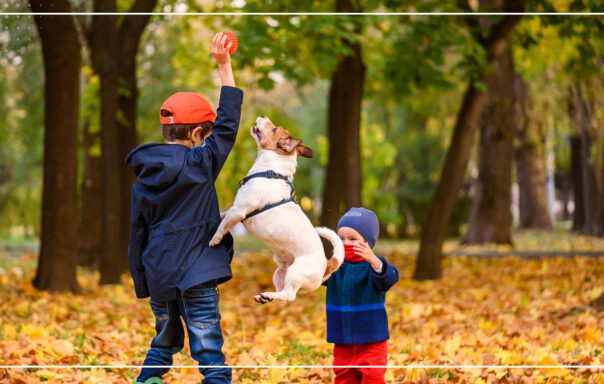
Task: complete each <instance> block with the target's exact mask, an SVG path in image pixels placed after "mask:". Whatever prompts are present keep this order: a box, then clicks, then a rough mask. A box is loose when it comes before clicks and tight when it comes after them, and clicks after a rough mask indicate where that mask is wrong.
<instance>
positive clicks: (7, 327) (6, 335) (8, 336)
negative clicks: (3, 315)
mask: <svg viewBox="0 0 604 384" xmlns="http://www.w3.org/2000/svg"><path fill="white" fill-rule="evenodd" d="M2 335H3V336H2V338H3V339H4V340H15V338H16V337H17V328H15V327H14V326H13V325H12V324H8V323H6V324H4V327H3V331H2Z"/></svg>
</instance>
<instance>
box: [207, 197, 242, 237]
mask: <svg viewBox="0 0 604 384" xmlns="http://www.w3.org/2000/svg"><path fill="white" fill-rule="evenodd" d="M244 218H245V212H243V211H242V210H241V209H239V208H237V206H232V207H231V209H229V210H228V211H226V212H225V214H224V218H223V219H222V221H221V222H220V225H219V226H218V229H217V230H216V233H215V234H214V236H213V237H212V240H210V247H213V246H215V245H217V244H218V243H220V241H221V240H222V237H223V236H224V235H225V234H226V233H227V232H228V231H229V229H231V228H232V227H233V225H235V224H237V223H238V222H240V221H241V220H243V219H244Z"/></svg>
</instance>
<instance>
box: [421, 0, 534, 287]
mask: <svg viewBox="0 0 604 384" xmlns="http://www.w3.org/2000/svg"><path fill="white" fill-rule="evenodd" d="M504 9H505V10H506V11H515V12H522V11H523V9H524V2H518V3H514V4H511V5H509V4H508V6H506V7H505V8H504ZM520 19H521V16H519V15H505V16H504V17H503V18H502V19H501V21H500V22H499V23H498V24H496V25H495V26H494V27H493V28H492V29H491V33H490V34H489V38H488V39H487V40H485V41H482V45H483V46H484V48H485V51H486V52H487V62H488V63H493V62H494V61H495V60H496V59H497V58H498V57H499V56H500V55H501V54H502V53H503V52H504V50H505V47H506V46H507V42H508V39H509V36H510V33H511V32H512V31H513V29H514V27H515V26H516V24H517V23H518V22H519V21H520ZM489 76H490V74H489V73H488V72H483V73H482V74H481V75H480V77H479V81H481V82H482V83H483V84H488V83H489ZM487 98H488V94H487V93H486V92H484V91H482V90H480V89H479V88H477V87H476V85H475V83H474V82H471V83H470V84H469V85H468V88H467V90H466V93H465V95H464V99H463V103H462V106H461V109H460V111H459V113H458V115H457V123H456V124H455V128H454V131H453V138H452V140H451V145H450V147H449V150H448V151H447V155H446V156H445V161H444V164H443V167H442V172H441V177H440V181H439V183H438V186H437V188H436V192H435V194H434V198H433V199H432V202H431V203H430V208H429V211H428V218H427V220H426V224H425V225H424V226H423V228H422V234H421V242H420V250H419V253H418V256H417V261H416V266H415V272H414V275H413V278H414V279H415V280H425V279H438V278H440V276H441V261H442V257H443V254H442V244H443V242H444V238H445V234H446V231H447V226H448V223H449V220H450V219H451V215H452V213H453V207H454V205H455V202H456V200H457V195H458V192H459V188H460V187H461V184H462V182H463V177H464V174H465V170H466V167H467V164H468V159H469V156H470V150H471V148H472V143H473V141H474V134H475V132H476V130H477V128H478V124H479V121H480V117H481V115H482V110H483V108H484V106H485V104H486V102H487Z"/></svg>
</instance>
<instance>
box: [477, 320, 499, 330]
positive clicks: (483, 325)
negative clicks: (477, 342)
mask: <svg viewBox="0 0 604 384" xmlns="http://www.w3.org/2000/svg"><path fill="white" fill-rule="evenodd" d="M478 328H480V330H481V331H492V330H493V329H495V328H497V324H495V323H493V322H491V321H488V320H485V319H484V318H483V317H481V318H480V320H478Z"/></svg>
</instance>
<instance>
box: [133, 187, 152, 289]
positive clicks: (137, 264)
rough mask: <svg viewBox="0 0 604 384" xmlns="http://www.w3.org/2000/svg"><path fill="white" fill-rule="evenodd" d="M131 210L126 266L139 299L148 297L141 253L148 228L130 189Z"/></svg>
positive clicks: (145, 242)
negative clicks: (128, 267)
mask: <svg viewBox="0 0 604 384" xmlns="http://www.w3.org/2000/svg"><path fill="white" fill-rule="evenodd" d="M132 197H133V198H132V209H131V214H130V246H129V247H128V264H129V265H130V274H131V275H132V280H133V281H134V291H135V292H136V297H137V298H139V299H142V298H145V297H149V296H150V293H149V287H148V285H147V278H146V276H145V266H144V265H143V257H142V256H143V251H144V249H145V247H146V246H147V237H148V236H149V227H148V225H147V222H146V220H145V218H144V216H143V214H142V211H141V209H140V202H139V201H138V199H135V198H134V188H133V189H132Z"/></svg>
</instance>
